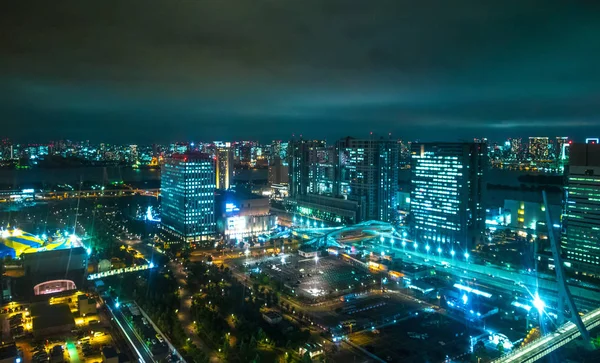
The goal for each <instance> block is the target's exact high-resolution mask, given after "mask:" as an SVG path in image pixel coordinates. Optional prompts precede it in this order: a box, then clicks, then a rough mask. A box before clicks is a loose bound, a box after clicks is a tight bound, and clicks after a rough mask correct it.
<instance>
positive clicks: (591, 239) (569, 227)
mask: <svg viewBox="0 0 600 363" xmlns="http://www.w3.org/2000/svg"><path fill="white" fill-rule="evenodd" d="M569 158H570V159H569V165H568V167H567V170H566V172H565V175H566V177H567V182H566V183H567V185H566V193H565V194H566V197H565V201H566V203H565V210H564V215H563V236H562V239H561V245H562V252H563V253H564V254H565V259H566V261H567V266H568V267H570V268H571V269H572V270H573V271H574V272H575V273H578V274H583V275H589V276H594V277H596V278H599V277H600V233H599V231H600V145H598V144H571V146H570V156H569ZM557 222H558V221H556V222H555V223H557Z"/></svg>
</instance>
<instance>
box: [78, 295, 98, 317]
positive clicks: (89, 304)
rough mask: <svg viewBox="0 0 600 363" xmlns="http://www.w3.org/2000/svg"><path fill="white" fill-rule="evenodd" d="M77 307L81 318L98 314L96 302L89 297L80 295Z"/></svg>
mask: <svg viewBox="0 0 600 363" xmlns="http://www.w3.org/2000/svg"><path fill="white" fill-rule="evenodd" d="M77 307H78V309H79V315H81V316H86V315H89V314H96V313H97V312H98V311H97V310H96V300H95V299H92V298H90V297H88V296H87V295H79V297H78V298H77Z"/></svg>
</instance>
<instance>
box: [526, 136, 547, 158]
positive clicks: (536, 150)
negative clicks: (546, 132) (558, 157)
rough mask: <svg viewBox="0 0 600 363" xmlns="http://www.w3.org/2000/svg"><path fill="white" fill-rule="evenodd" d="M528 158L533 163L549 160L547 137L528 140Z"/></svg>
mask: <svg viewBox="0 0 600 363" xmlns="http://www.w3.org/2000/svg"><path fill="white" fill-rule="evenodd" d="M528 150H529V158H530V159H531V160H533V161H544V160H549V159H550V144H549V140H548V138H547V137H530V138H529V149H528Z"/></svg>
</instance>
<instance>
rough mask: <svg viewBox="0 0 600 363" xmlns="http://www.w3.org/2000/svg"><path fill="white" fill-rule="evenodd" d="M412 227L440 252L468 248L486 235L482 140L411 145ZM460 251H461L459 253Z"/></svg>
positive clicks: (466, 249) (422, 239)
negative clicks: (478, 141) (439, 248)
mask: <svg viewBox="0 0 600 363" xmlns="http://www.w3.org/2000/svg"><path fill="white" fill-rule="evenodd" d="M411 150H412V151H411V154H412V163H411V192H410V210H411V230H412V232H413V235H414V236H415V239H416V241H417V243H419V244H421V243H424V244H428V245H431V248H434V250H437V248H438V247H441V248H442V251H443V253H445V254H450V252H451V251H455V253H459V252H463V253H464V252H465V251H469V250H470V249H471V248H473V247H474V246H475V245H476V244H477V243H479V241H480V240H481V239H482V238H483V236H484V231H485V208H484V207H483V193H484V188H485V181H484V176H485V173H486V169H487V146H486V144H484V143H413V144H412V149H411ZM461 255H462V253H461Z"/></svg>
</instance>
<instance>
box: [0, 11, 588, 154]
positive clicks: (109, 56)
mask: <svg viewBox="0 0 600 363" xmlns="http://www.w3.org/2000/svg"><path fill="white" fill-rule="evenodd" d="M3 7H4V9H3V11H1V12H0V69H2V71H1V72H0V119H2V120H3V122H2V124H3V125H6V126H5V127H3V128H2V130H3V132H2V133H3V134H4V135H6V136H12V137H16V138H20V139H32V138H37V139H41V140H44V139H48V138H56V137H73V138H92V139H93V138H97V139H104V140H111V141H134V140H135V141H138V142H144V141H154V140H156V141H160V140H165V141H166V140H167V139H173V138H187V139H190V138H194V139H225V138H259V139H263V140H264V139H268V138H274V137H277V138H285V137H287V136H288V135H290V134H292V133H296V134H300V133H304V134H310V135H311V136H315V137H321V136H323V137H337V136H341V135H345V134H357V135H359V134H364V133H366V132H368V131H375V132H381V133H387V132H393V133H394V134H396V135H398V136H404V137H411V138H413V137H421V138H424V137H428V138H442V137H448V135H452V136H451V137H454V138H466V137H471V136H474V135H482V134H484V135H497V136H507V135H522V136H526V135H528V134H531V133H535V134H568V135H571V136H575V137H582V136H584V135H588V134H593V133H600V102H599V100H600V86H599V85H600V67H598V64H599V61H600V42H598V41H597V39H600V13H599V10H600V8H599V7H598V5H596V4H595V2H586V1H548V0H544V1H541V0H540V1H526V0H521V1H512V0H504V1H479V0H457V1H427V0H426V1H412V0H375V1H363V0H329V1H323V0H303V1H300V0H286V1H281V0H253V1H248V0H222V1H213V0H144V1H122V0H120V1H58V2H42V1H35V2H30V1H18V2H14V3H11V4H4V5H3ZM449 131H452V133H449Z"/></svg>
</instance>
